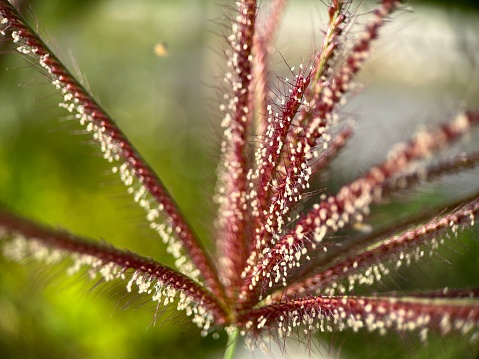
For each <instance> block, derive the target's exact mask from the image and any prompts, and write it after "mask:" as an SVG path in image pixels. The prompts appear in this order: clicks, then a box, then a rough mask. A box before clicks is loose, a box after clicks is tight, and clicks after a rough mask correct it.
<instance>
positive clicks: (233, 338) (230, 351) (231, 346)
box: [223, 328, 239, 359]
mask: <svg viewBox="0 0 479 359" xmlns="http://www.w3.org/2000/svg"><path fill="white" fill-rule="evenodd" d="M238 337H239V329H238V328H235V329H234V330H232V331H231V332H230V333H229V335H228V344H227V345H226V350H225V355H224V356H223V359H233V355H234V352H235V349H236V345H237V343H238Z"/></svg>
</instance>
